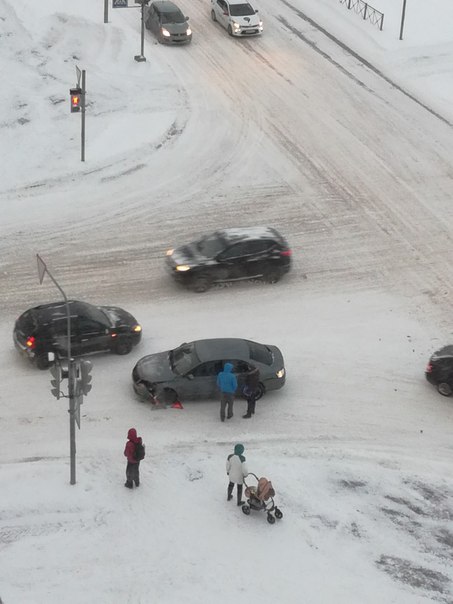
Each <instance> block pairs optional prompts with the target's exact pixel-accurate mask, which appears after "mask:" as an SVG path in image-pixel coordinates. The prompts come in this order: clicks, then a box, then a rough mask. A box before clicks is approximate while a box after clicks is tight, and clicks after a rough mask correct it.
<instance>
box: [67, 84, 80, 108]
mask: <svg viewBox="0 0 453 604" xmlns="http://www.w3.org/2000/svg"><path fill="white" fill-rule="evenodd" d="M69 94H70V95H71V113H77V112H78V111H80V107H81V102H82V89H81V88H71V89H70V90H69Z"/></svg>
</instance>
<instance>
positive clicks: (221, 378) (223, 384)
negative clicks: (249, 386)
mask: <svg viewBox="0 0 453 604" xmlns="http://www.w3.org/2000/svg"><path fill="white" fill-rule="evenodd" d="M232 369H233V365H232V364H231V363H225V365H224V367H223V371H221V372H220V373H219V374H218V375H217V386H218V388H219V390H220V392H228V393H229V394H234V393H235V392H236V390H237V387H238V381H237V379H236V376H235V375H234V373H232Z"/></svg>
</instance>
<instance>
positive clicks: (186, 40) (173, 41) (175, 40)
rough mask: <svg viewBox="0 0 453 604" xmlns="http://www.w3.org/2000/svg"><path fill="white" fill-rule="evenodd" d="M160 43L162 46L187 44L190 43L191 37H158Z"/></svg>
mask: <svg viewBox="0 0 453 604" xmlns="http://www.w3.org/2000/svg"><path fill="white" fill-rule="evenodd" d="M160 41H161V42H162V44H176V45H178V44H189V42H191V41H192V36H173V35H171V36H170V37H168V38H167V37H164V36H161V37H160Z"/></svg>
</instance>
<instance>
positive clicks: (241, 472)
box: [226, 445, 248, 484]
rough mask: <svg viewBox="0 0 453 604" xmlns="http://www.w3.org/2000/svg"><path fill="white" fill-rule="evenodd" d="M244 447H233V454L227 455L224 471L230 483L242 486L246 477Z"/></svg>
mask: <svg viewBox="0 0 453 604" xmlns="http://www.w3.org/2000/svg"><path fill="white" fill-rule="evenodd" d="M242 453H244V447H243V446H242V445H236V446H235V447H234V453H232V454H231V455H228V458H227V461H226V471H227V474H228V476H229V479H230V482H234V483H236V484H242V483H243V482H244V476H247V474H248V470H247V464H246V463H245V457H244V456H243V455H242Z"/></svg>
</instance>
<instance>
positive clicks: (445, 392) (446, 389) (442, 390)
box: [437, 382, 453, 396]
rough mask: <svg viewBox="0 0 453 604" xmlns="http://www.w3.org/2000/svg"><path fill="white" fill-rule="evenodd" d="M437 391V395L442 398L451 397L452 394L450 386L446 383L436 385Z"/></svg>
mask: <svg viewBox="0 0 453 604" xmlns="http://www.w3.org/2000/svg"><path fill="white" fill-rule="evenodd" d="M437 391H438V392H439V394H442V396H451V395H452V393H453V390H452V388H451V386H450V384H447V382H441V383H440V384H437Z"/></svg>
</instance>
